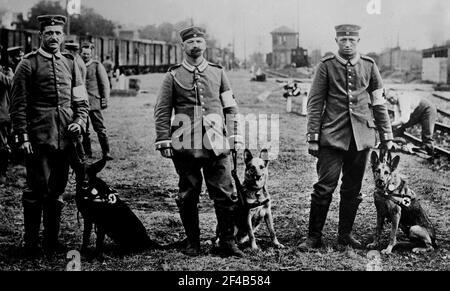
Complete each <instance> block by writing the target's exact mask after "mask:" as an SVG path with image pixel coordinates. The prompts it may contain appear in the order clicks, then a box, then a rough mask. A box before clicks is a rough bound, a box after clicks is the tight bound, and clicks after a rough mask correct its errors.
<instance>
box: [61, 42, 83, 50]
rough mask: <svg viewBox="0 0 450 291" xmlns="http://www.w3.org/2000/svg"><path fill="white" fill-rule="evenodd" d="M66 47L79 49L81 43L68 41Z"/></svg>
mask: <svg viewBox="0 0 450 291" xmlns="http://www.w3.org/2000/svg"><path fill="white" fill-rule="evenodd" d="M64 46H65V48H66V49H72V50H77V49H79V48H80V44H79V43H78V42H72V41H71V42H66V43H65V44H64Z"/></svg>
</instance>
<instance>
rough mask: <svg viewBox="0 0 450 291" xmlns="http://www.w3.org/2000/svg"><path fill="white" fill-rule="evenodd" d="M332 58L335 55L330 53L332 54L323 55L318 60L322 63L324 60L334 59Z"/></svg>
mask: <svg viewBox="0 0 450 291" xmlns="http://www.w3.org/2000/svg"><path fill="white" fill-rule="evenodd" d="M334 58H335V55H334V54H332V55H328V56H324V57H323V58H321V59H320V61H321V62H322V63H325V62H326V61H329V60H332V59H334Z"/></svg>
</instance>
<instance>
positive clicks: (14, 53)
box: [6, 46, 24, 72]
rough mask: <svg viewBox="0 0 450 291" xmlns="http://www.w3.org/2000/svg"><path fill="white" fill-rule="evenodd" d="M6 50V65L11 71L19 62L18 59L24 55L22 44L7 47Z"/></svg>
mask: <svg viewBox="0 0 450 291" xmlns="http://www.w3.org/2000/svg"><path fill="white" fill-rule="evenodd" d="M6 51H7V52H8V66H9V67H10V68H11V70H12V71H13V72H15V71H16V68H17V65H18V64H19V63H20V61H21V60H22V58H23V56H24V53H23V47H22V46H14V47H9V48H8V49H7V50H6Z"/></svg>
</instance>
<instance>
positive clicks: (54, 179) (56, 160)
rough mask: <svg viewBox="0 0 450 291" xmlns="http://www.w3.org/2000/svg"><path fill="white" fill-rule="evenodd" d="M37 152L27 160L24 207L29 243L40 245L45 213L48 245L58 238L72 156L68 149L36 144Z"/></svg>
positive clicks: (26, 233) (34, 149)
mask: <svg viewBox="0 0 450 291" xmlns="http://www.w3.org/2000/svg"><path fill="white" fill-rule="evenodd" d="M33 151H34V153H33V154H32V155H29V156H27V157H26V159H25V164H26V169H27V186H28V188H27V189H25V190H24V192H23V196H22V204H23V208H24V227H25V234H24V240H25V246H27V247H30V248H35V247H36V246H37V244H38V236H39V228H40V223H41V215H43V223H44V240H45V242H46V244H47V246H51V245H54V244H55V242H56V241H57V239H58V234H59V223H60V218H61V210H62V207H63V202H62V201H61V199H60V196H61V194H63V193H64V190H65V188H66V185H67V181H68V175H69V157H68V153H67V152H66V151H62V150H53V149H50V148H49V147H46V146H34V147H33Z"/></svg>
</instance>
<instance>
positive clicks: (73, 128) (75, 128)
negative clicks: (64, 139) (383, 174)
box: [67, 123, 81, 136]
mask: <svg viewBox="0 0 450 291" xmlns="http://www.w3.org/2000/svg"><path fill="white" fill-rule="evenodd" d="M67 129H68V130H69V131H70V132H71V133H72V134H73V135H75V136H78V135H80V134H81V126H80V125H79V124H78V123H71V124H69V127H68V128H67Z"/></svg>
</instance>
